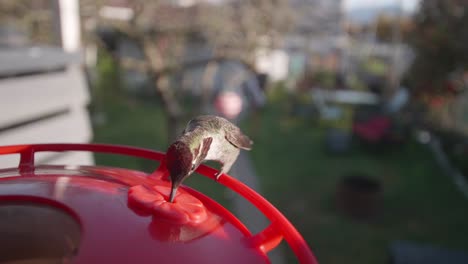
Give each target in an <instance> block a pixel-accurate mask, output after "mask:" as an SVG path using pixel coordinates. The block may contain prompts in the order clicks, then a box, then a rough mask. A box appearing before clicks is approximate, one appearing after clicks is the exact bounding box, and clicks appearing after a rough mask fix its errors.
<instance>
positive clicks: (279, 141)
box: [94, 95, 468, 264]
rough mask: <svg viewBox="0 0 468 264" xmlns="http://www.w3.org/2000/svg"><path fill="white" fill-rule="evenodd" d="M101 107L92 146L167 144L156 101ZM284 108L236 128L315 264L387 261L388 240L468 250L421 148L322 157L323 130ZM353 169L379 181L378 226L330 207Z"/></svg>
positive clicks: (465, 210)
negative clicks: (381, 197)
mask: <svg viewBox="0 0 468 264" xmlns="http://www.w3.org/2000/svg"><path fill="white" fill-rule="evenodd" d="M100 109H102V110H103V111H104V112H105V113H106V117H107V122H106V123H105V124H103V125H96V126H95V128H94V135H95V137H94V141H95V142H99V143H113V144H125V145H131V146H141V147H145V148H152V149H158V150H161V151H164V150H165V149H166V148H167V144H168V142H167V141H166V138H167V135H166V131H165V122H164V117H163V115H162V112H161V109H160V108H159V107H158V106H157V104H156V103H154V104H150V103H146V104H141V103H135V102H129V101H124V100H122V99H121V98H120V97H119V96H115V95H114V96H112V97H111V98H108V99H106V100H102V101H101V103H100ZM284 110H285V107H284V102H282V101H280V102H279V103H276V104H270V105H269V106H268V107H267V108H266V109H265V110H264V111H263V112H262V117H261V119H260V122H259V123H257V124H256V127H257V128H256V129H254V127H253V126H251V124H252V123H253V122H249V120H246V122H245V123H244V125H243V129H244V130H245V132H246V133H247V134H249V135H250V136H251V137H252V138H253V139H254V141H255V145H254V149H253V151H252V152H251V154H252V158H253V161H254V164H255V167H256V170H257V174H258V175H259V177H260V182H261V184H262V190H263V193H264V195H265V196H266V198H267V199H269V200H270V201H271V202H272V203H273V204H274V205H275V206H277V207H278V209H279V210H281V211H282V212H283V213H284V214H285V215H286V216H287V217H288V218H289V219H290V220H291V222H292V223H293V224H294V225H295V226H296V227H297V228H298V229H299V231H300V232H301V233H302V234H303V236H304V237H305V239H306V240H307V241H308V243H309V245H310V246H311V247H312V248H313V250H314V252H315V254H316V255H317V257H318V259H319V261H320V262H321V263H332V264H333V263H337V264H338V263H340V264H341V263H360V264H363V263H364V264H365V263H387V262H388V253H387V249H388V245H389V242H390V241H392V240H395V239H404V240H410V241H415V242H422V243H426V242H427V243H431V244H436V245H441V246H444V247H449V248H454V249H462V250H468V236H467V234H468V201H466V200H464V198H463V197H462V196H461V195H460V194H459V193H458V192H457V190H456V189H455V187H454V186H453V184H452V183H451V182H450V180H449V178H448V177H446V176H445V175H443V174H442V173H441V171H440V170H439V169H438V168H437V166H436V165H435V162H434V160H433V158H432V156H431V155H430V153H429V152H428V151H426V150H425V147H424V146H421V145H418V144H416V143H409V144H408V145H406V146H405V147H403V148H401V149H397V150H393V151H391V152H389V153H380V154H378V153H369V152H367V151H365V150H363V149H361V148H359V147H358V146H355V147H354V148H353V150H352V153H350V154H349V155H341V156H330V155H327V154H326V153H324V151H323V146H322V145H323V144H322V138H323V130H322V129H319V128H318V127H317V126H315V125H314V124H313V123H312V122H310V121H308V120H307V119H299V118H291V117H290V116H288V115H287V114H286V111H284ZM96 161H97V163H98V164H103V165H111V166H117V167H126V168H134V169H138V170H145V171H151V170H152V169H154V168H155V167H156V166H157V164H152V163H151V162H147V161H139V160H132V159H125V158H117V157H114V156H101V155H98V156H97V157H96ZM350 171H358V172H364V173H367V174H369V175H371V176H373V177H376V178H377V179H378V180H380V181H381V183H382V184H383V188H384V201H383V205H382V212H381V214H380V215H379V217H377V218H376V219H375V220H372V221H369V222H358V221H354V220H351V219H349V218H346V217H344V216H342V215H341V214H340V213H339V212H337V210H336V209H335V206H334V198H333V196H334V193H335V188H336V184H337V182H338V180H339V179H340V177H341V176H342V175H343V174H344V173H346V172H350ZM186 184H187V185H189V186H192V187H194V188H196V189H199V190H201V191H203V192H205V193H207V194H208V195H209V196H211V197H213V198H215V199H217V200H220V201H221V202H222V204H225V205H226V201H225V200H224V195H223V189H222V188H221V187H219V186H217V185H215V184H214V183H213V182H212V181H209V180H206V179H205V178H204V177H191V178H190V179H189V180H188V181H187V182H186ZM227 206H229V205H227ZM284 248H286V247H284ZM287 256H288V262H287V263H293V262H294V261H293V259H294V258H293V256H291V253H290V252H288V254H287ZM289 260H290V261H289Z"/></svg>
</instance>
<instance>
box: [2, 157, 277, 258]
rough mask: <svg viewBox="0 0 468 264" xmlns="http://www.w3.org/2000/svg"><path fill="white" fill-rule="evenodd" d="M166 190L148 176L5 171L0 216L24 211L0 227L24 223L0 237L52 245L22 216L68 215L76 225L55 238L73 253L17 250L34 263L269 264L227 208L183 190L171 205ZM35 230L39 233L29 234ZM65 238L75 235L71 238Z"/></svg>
mask: <svg viewBox="0 0 468 264" xmlns="http://www.w3.org/2000/svg"><path fill="white" fill-rule="evenodd" d="M168 191H169V183H168V182H167V181H163V180H157V179H149V178H148V177H147V175H146V174H145V173H142V172H138V171H132V170H126V169H116V168H103V167H78V168H76V169H72V170H70V169H65V167H63V166H61V167H59V166H37V167H35V169H34V172H33V173H31V174H29V175H20V173H18V170H17V169H11V170H1V171H0V215H2V214H5V213H6V212H12V210H13V209H12V208H16V207H17V206H22V209H21V210H20V211H21V212H22V213H17V214H18V216H11V214H10V217H9V218H8V222H6V221H1V220H0V230H1V229H2V225H4V227H5V226H6V225H8V227H9V228H10V227H11V226H12V225H13V226H15V222H17V224H21V223H22V226H21V225H20V226H17V228H16V229H11V230H16V233H15V232H13V233H10V234H9V236H3V235H2V236H1V237H0V245H7V244H8V241H11V239H12V238H13V237H15V238H16V240H17V239H18V237H21V236H23V237H24V238H25V239H29V240H30V237H35V239H36V240H37V242H39V243H36V244H39V245H46V244H47V243H49V241H47V240H46V239H44V240H43V241H40V240H41V238H40V236H41V234H39V233H41V232H42V230H38V229H37V228H36V229H33V228H25V225H24V221H18V220H21V219H23V220H24V219H25V217H21V215H23V216H24V215H25V212H26V213H27V212H29V213H27V215H28V217H27V218H30V219H31V221H33V222H32V223H35V224H36V225H37V223H40V222H42V223H46V222H47V221H49V218H50V217H52V218H54V219H55V217H58V216H57V215H64V214H65V215H68V216H69V218H70V219H73V220H74V221H75V223H76V224H77V225H78V226H79V228H78V229H77V228H74V229H73V228H70V229H69V230H68V229H67V230H68V231H69V232H67V230H62V231H61V234H63V237H61V238H60V237H59V238H58V239H61V240H63V241H67V239H68V238H69V239H71V240H70V241H68V242H66V243H65V242H64V243H65V244H67V243H68V244H70V245H73V246H72V247H73V250H63V251H60V252H61V253H60V252H59V253H57V252H55V253H50V252H49V251H47V250H44V249H42V251H43V252H42V253H43V254H45V255H41V252H38V251H41V250H38V246H37V245H36V246H34V245H31V243H16V244H15V245H14V246H16V247H18V248H14V249H12V250H17V251H18V250H19V251H21V252H23V253H22V254H20V255H19V256H21V258H23V259H24V258H28V257H29V258H31V259H36V260H37V259H41V258H42V259H44V258H46V259H47V257H54V256H56V257H57V258H60V257H62V258H66V257H67V256H64V255H63V254H68V255H69V254H73V256H68V257H70V258H72V260H73V263H155V262H157V263H268V262H269V261H268V258H267V257H266V255H265V253H263V252H262V251H261V250H260V249H259V248H258V247H255V246H252V244H251V243H249V239H248V238H250V237H252V235H251V234H250V232H249V231H248V230H247V229H246V227H245V226H244V225H243V224H242V223H241V222H240V221H239V220H237V218H235V217H234V216H233V215H232V214H231V213H230V212H229V211H227V210H226V209H224V208H223V207H222V206H220V205H219V204H217V203H216V202H214V201H212V200H211V199H209V198H208V197H206V196H204V195H202V194H201V193H198V192H196V191H194V190H190V189H187V188H186V187H181V188H179V193H178V196H177V197H176V201H175V203H174V204H172V203H168V202H166V199H167V198H166V197H165V196H166V195H167V194H168ZM15 206H16V207H15ZM15 210H16V209H15ZM44 210H46V211H51V210H52V211H56V214H54V213H52V214H50V213H48V214H46V215H48V216H49V218H48V217H43V216H44V214H43V213H38V214H35V212H36V211H44ZM15 212H19V211H18V210H16V211H15ZM12 217H13V218H15V217H17V218H15V219H13V218H12ZM57 219H58V218H57ZM57 221H58V222H60V221H59V220H57ZM32 225H34V224H32ZM38 226H41V225H38ZM69 226H73V225H69ZM42 229H52V230H53V228H46V227H44V228H42ZM58 229H60V228H58ZM62 229H63V228H62ZM71 229H73V230H74V231H73V230H71ZM34 230H37V233H38V235H37V236H35V235H34V234H31V233H35V232H36V231H34ZM76 230H79V235H76ZM25 233H26V234H25ZM68 233H72V234H74V235H73V236H70V237H68V238H67V236H68V235H67V234H68ZM28 236H29V238H28ZM50 237H52V235H47V236H46V235H43V238H50ZM54 237H57V235H55V236H54ZM71 237H72V238H71ZM28 246H29V247H30V248H27V247H28ZM64 246H66V245H64ZM70 252H71V253H70ZM47 254H49V255H47ZM54 254H58V255H54ZM60 254H62V255H60ZM13 256H17V257H18V255H12V256H10V257H11V259H2V258H1V257H0V262H2V263H4V262H6V263H8V261H9V262H10V263H14V261H18V259H15V258H14V257H13Z"/></svg>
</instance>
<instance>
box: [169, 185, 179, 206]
mask: <svg viewBox="0 0 468 264" xmlns="http://www.w3.org/2000/svg"><path fill="white" fill-rule="evenodd" d="M178 187H179V184H174V182H173V183H172V188H171V194H170V195H169V202H171V203H173V202H174V198H175V196H176V194H177V188H178Z"/></svg>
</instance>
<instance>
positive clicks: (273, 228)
mask: <svg viewBox="0 0 468 264" xmlns="http://www.w3.org/2000/svg"><path fill="white" fill-rule="evenodd" d="M42 151H57V152H61V151H89V152H98V153H108V154H120V155H126V156H132V157H139V158H145V159H150V160H154V161H163V159H164V157H165V155H164V153H162V152H158V151H153V150H149V149H144V148H136V147H128V146H119V145H107V144H33V145H14V146H3V147H0V155H7V154H20V162H19V165H18V169H19V172H20V174H21V175H31V174H32V173H33V172H34V153H36V152H42ZM196 171H197V172H198V173H199V174H201V175H203V176H205V177H208V178H211V179H214V178H215V177H214V175H215V173H216V170H215V169H213V168H211V167H208V166H206V165H203V164H202V165H200V166H199V167H198V169H197V170H196ZM218 182H219V183H220V184H222V185H224V186H225V187H227V188H229V189H231V190H233V191H234V192H236V193H238V194H239V195H241V196H242V197H244V198H245V199H247V200H248V201H249V202H251V203H252V204H253V205H254V206H255V207H257V209H259V210H260V211H261V212H262V213H263V214H264V215H265V216H266V217H267V218H268V219H269V220H270V223H271V224H270V226H268V227H267V228H265V229H264V230H263V231H261V232H260V233H258V234H257V235H255V236H254V237H253V240H252V241H253V243H256V244H258V245H259V246H260V247H261V248H262V249H263V250H264V251H265V252H268V251H269V250H271V249H272V248H274V247H276V246H277V245H278V244H279V242H280V241H281V238H284V239H285V240H286V242H287V243H288V244H289V246H290V247H291V249H292V250H293V252H294V253H295V255H296V257H297V258H298V260H299V262H300V263H304V264H315V263H318V262H317V260H316V258H315V256H314V254H313V253H312V251H311V250H310V248H309V246H308V245H307V243H306V241H305V240H304V238H303V237H302V235H301V234H300V233H299V232H298V231H297V230H296V228H295V227H294V226H293V225H292V224H291V223H290V222H289V220H288V219H287V218H286V217H285V216H284V215H283V214H282V213H281V212H280V211H279V210H278V209H276V208H275V207H274V206H273V205H272V204H271V203H270V202H268V201H267V200H266V199H265V198H263V196H261V195H259V194H258V193H256V192H255V191H254V190H252V189H250V188H249V187H248V186H247V185H245V184H243V183H242V182H240V181H238V180H236V179H234V178H233V177H231V176H229V175H223V177H221V178H220V179H219V181H218Z"/></svg>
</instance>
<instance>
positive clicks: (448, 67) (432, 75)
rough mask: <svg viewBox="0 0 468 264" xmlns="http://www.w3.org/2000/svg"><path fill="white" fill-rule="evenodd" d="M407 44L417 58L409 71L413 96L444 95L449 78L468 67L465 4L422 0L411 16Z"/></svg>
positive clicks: (467, 8) (467, 6) (459, 0)
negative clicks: (412, 28) (410, 29)
mask: <svg viewBox="0 0 468 264" xmlns="http://www.w3.org/2000/svg"><path fill="white" fill-rule="evenodd" d="M414 23H415V25H414V26H415V28H414V31H413V34H411V38H410V39H409V43H410V44H411V46H412V47H413V49H414V51H415V54H416V58H415V61H414V63H413V65H412V67H411V69H410V71H409V72H408V75H407V78H408V81H409V83H410V87H411V88H412V89H413V90H414V92H416V93H420V94H421V93H422V94H441V93H446V92H447V89H446V82H447V79H448V77H449V75H450V74H451V73H453V72H456V71H460V72H463V71H466V69H467V68H468V49H467V47H468V31H467V28H468V2H466V1H464V0H425V1H422V3H421V6H420V9H419V11H418V12H417V14H416V15H415V17H414Z"/></svg>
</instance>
